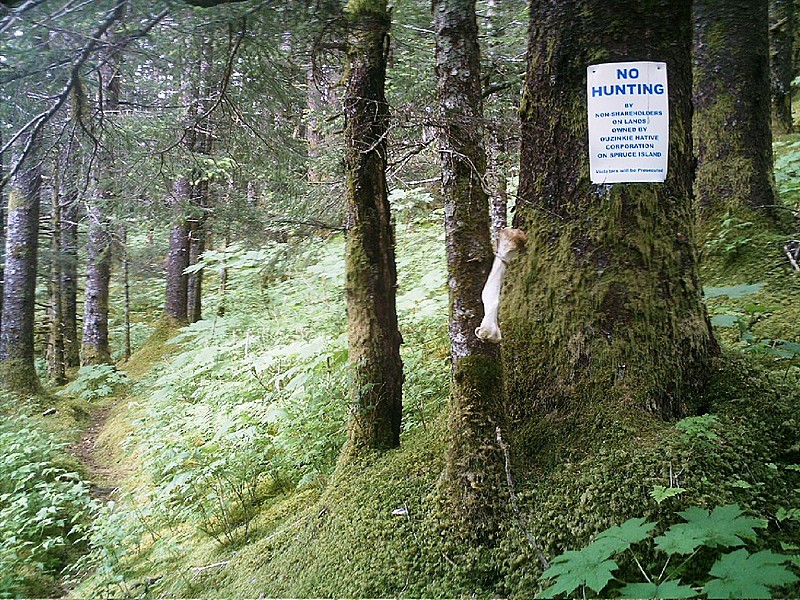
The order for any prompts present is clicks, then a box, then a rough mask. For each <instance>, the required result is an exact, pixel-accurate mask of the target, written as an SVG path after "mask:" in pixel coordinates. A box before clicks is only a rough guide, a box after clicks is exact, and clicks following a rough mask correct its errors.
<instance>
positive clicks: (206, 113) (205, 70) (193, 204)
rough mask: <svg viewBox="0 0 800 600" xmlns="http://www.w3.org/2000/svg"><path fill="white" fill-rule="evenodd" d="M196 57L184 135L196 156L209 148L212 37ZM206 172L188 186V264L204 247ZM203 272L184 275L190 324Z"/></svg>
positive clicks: (197, 310)
mask: <svg viewBox="0 0 800 600" xmlns="http://www.w3.org/2000/svg"><path fill="white" fill-rule="evenodd" d="M199 46H200V60H199V63H198V84H197V85H196V86H193V87H192V93H193V97H192V98H191V99H190V100H189V102H190V105H191V106H192V109H191V110H190V115H193V116H194V119H193V120H192V121H190V122H189V127H191V128H192V129H193V131H192V132H191V133H190V134H189V135H187V148H188V149H189V150H190V151H191V152H192V153H193V154H194V155H196V156H199V157H206V156H210V155H211V152H212V149H213V123H212V120H211V114H210V111H211V100H210V99H211V90H212V89H213V82H212V81H211V77H212V67H213V53H214V43H213V39H212V38H211V37H210V36H208V35H204V36H202V38H201V39H200V41H199ZM209 179H210V178H209V176H208V174H207V173H204V172H202V171H201V170H200V169H195V172H194V173H193V174H192V181H193V183H192V184H191V185H190V189H189V200H190V202H189V206H188V207H187V209H188V216H187V219H186V220H187V226H188V238H189V239H188V261H189V263H188V264H189V266H192V265H195V264H197V261H198V260H200V255H201V254H203V251H204V250H205V243H206V226H207V221H208V209H209V207H210V205H211V194H210V190H211V188H210V180H209ZM202 292H203V271H202V269H201V270H200V271H195V272H193V273H190V274H189V275H188V276H187V294H188V298H187V318H188V320H189V322H190V323H194V322H196V321H199V320H200V319H201V318H202V314H203V310H202Z"/></svg>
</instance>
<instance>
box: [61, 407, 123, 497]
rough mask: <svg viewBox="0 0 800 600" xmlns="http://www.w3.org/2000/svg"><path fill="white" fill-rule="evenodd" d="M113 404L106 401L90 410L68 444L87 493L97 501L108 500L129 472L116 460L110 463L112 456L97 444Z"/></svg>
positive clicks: (112, 459)
mask: <svg viewBox="0 0 800 600" xmlns="http://www.w3.org/2000/svg"><path fill="white" fill-rule="evenodd" d="M116 406H117V404H116V403H114V404H109V405H107V406H103V407H100V408H97V409H96V410H95V411H93V412H92V414H91V417H90V419H89V422H88V424H87V426H86V429H85V431H84V432H83V434H82V435H81V437H80V439H79V440H78V441H77V442H75V443H74V444H73V445H72V447H71V451H72V453H73V455H74V456H75V458H76V459H77V460H78V462H79V463H80V464H81V465H82V466H83V468H84V471H85V475H86V479H87V480H88V481H89V482H90V485H91V487H90V493H91V494H92V496H93V497H94V498H95V499H96V500H100V501H101V502H105V501H107V500H109V499H110V497H111V495H112V494H113V493H114V491H115V490H117V489H118V487H119V483H120V482H121V481H122V480H123V479H124V478H125V477H126V476H127V475H129V473H127V472H126V471H125V469H123V468H122V467H121V466H120V465H119V463H117V464H113V463H114V458H113V456H112V455H110V454H109V451H108V449H107V448H105V447H104V446H102V445H101V444H100V443H99V441H100V435H101V433H102V432H103V429H104V427H105V425H106V422H107V421H108V418H109V415H110V414H111V411H112V410H113V409H114V408H115V407H116Z"/></svg>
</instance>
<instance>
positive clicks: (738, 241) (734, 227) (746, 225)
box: [704, 212, 753, 259]
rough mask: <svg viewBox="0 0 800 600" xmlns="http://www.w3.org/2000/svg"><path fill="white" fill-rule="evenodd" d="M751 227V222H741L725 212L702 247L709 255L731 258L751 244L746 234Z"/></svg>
mask: <svg viewBox="0 0 800 600" xmlns="http://www.w3.org/2000/svg"><path fill="white" fill-rule="evenodd" d="M752 225H753V223H752V222H750V221H743V220H742V219H739V218H738V217H736V216H735V215H733V214H731V213H730V212H726V213H725V214H724V215H723V216H722V222H721V223H720V225H719V227H718V228H717V230H716V231H715V233H714V235H712V236H709V239H708V240H706V242H705V244H704V247H705V249H706V250H707V251H708V252H709V253H711V254H717V255H721V256H723V257H724V258H726V259H730V258H733V257H734V256H735V255H736V254H737V253H738V252H739V251H740V250H741V249H742V248H744V247H745V246H747V245H748V244H749V243H750V242H751V238H750V237H748V236H747V233H746V232H747V231H748V229H750V227H752Z"/></svg>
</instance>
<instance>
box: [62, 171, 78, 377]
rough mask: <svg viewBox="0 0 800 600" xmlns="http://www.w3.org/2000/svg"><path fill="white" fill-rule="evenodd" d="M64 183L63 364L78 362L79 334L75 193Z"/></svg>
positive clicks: (76, 197) (76, 203)
mask: <svg viewBox="0 0 800 600" xmlns="http://www.w3.org/2000/svg"><path fill="white" fill-rule="evenodd" d="M73 185H74V184H73V183H71V182H70V183H68V184H67V189H66V191H65V192H64V198H63V206H62V212H61V230H60V238H61V239H60V243H59V247H60V248H61V301H62V308H61V320H62V322H63V338H64V363H65V365H66V366H67V367H77V366H78V365H80V352H81V343H80V338H79V337H78V192H77V190H76V189H75V188H74V187H73Z"/></svg>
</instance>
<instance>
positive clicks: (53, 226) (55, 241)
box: [47, 159, 67, 385]
mask: <svg viewBox="0 0 800 600" xmlns="http://www.w3.org/2000/svg"><path fill="white" fill-rule="evenodd" d="M61 221H62V202H61V174H60V169H59V165H58V159H56V160H55V162H54V167H53V185H52V195H51V203H50V236H51V237H50V250H51V253H52V256H51V258H50V281H49V290H48V291H49V296H50V300H49V306H48V312H49V315H48V316H49V318H50V331H49V336H48V345H47V346H48V348H47V349H48V354H47V375H48V377H49V378H50V381H52V382H53V384H54V385H63V384H64V383H66V381H67V377H66V360H65V354H64V316H63V310H64V301H63V299H62V297H61V293H62V291H63V288H62V287H61V281H62V276H61V271H62V262H61Z"/></svg>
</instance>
